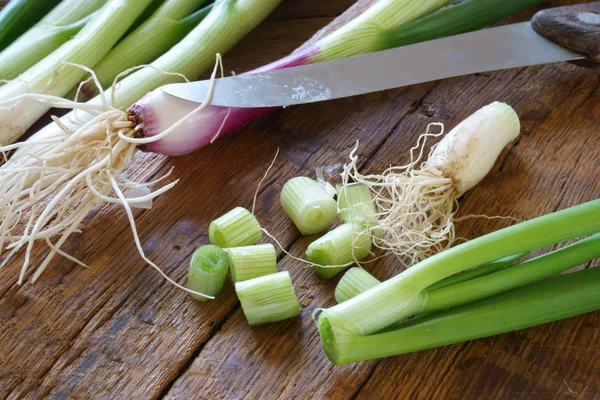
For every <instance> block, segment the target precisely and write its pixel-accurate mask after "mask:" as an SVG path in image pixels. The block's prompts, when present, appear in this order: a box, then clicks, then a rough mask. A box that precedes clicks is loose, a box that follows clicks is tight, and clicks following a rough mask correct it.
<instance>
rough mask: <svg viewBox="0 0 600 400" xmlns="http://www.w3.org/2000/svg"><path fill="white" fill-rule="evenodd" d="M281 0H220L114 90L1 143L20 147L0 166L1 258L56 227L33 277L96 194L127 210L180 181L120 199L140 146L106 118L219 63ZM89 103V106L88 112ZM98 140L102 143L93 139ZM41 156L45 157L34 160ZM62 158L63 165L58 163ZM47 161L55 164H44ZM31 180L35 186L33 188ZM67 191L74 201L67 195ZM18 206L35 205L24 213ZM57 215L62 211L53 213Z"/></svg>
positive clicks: (96, 199)
mask: <svg viewBox="0 0 600 400" xmlns="http://www.w3.org/2000/svg"><path fill="white" fill-rule="evenodd" d="M279 2H280V0H222V1H219V2H217V3H215V5H214V6H213V8H212V10H211V11H210V12H209V14H208V15H207V16H206V18H204V19H203V20H202V22H200V24H199V25H198V26H197V27H196V28H194V29H193V30H192V31H191V32H190V33H189V34H188V35H187V36H186V37H185V38H184V39H183V40H182V41H181V42H179V43H178V44H177V45H176V46H174V47H173V48H172V49H171V50H170V51H168V52H167V53H165V54H164V55H162V56H161V57H160V58H158V59H157V60H156V61H154V62H153V63H152V66H151V67H147V68H144V69H142V70H139V71H137V72H135V73H132V74H131V75H129V76H127V77H126V78H125V79H123V80H122V81H120V83H119V85H118V88H116V89H115V91H114V93H112V92H111V93H107V95H106V96H98V97H96V98H95V99H93V100H91V101H90V102H88V103H85V104H83V105H81V104H80V105H77V108H78V109H77V110H76V111H77V112H75V111H73V112H71V113H69V114H67V115H66V116H65V117H63V118H61V119H60V121H58V120H57V121H58V123H53V124H50V125H47V126H46V127H44V128H43V129H42V130H40V131H38V132H37V133H36V134H34V135H33V136H31V137H30V138H29V139H28V140H26V141H24V142H22V143H18V144H16V145H13V146H4V147H3V148H2V149H1V150H3V151H8V150H9V149H14V148H18V150H17V151H16V152H15V153H14V154H13V156H12V157H11V158H10V160H9V161H8V162H7V163H6V164H4V165H3V166H2V167H0V171H2V174H0V209H2V210H3V212H4V218H3V220H2V221H0V245H2V246H0V247H2V248H3V247H4V245H6V244H9V245H10V246H11V250H10V253H9V254H8V255H7V257H6V258H5V259H4V263H6V262H8V261H9V260H11V259H12V258H11V257H12V256H13V255H14V254H16V253H17V252H18V251H19V250H21V249H23V247H25V251H26V253H27V254H30V253H31V250H32V248H33V243H34V242H36V241H38V240H42V241H46V239H47V238H50V237H53V236H55V235H59V238H58V239H57V241H56V242H55V243H54V246H53V247H52V248H51V249H50V251H49V253H48V255H47V256H46V258H45V259H44V260H43V261H42V262H41V263H40V264H39V266H38V268H37V270H36V271H35V273H34V274H33V277H32V280H33V281H35V280H37V279H38V278H39V276H40V275H41V273H42V272H43V271H44V269H45V268H46V267H47V265H48V264H49V263H50V260H51V259H52V258H53V257H54V255H56V254H57V251H58V249H60V247H61V246H62V245H63V244H64V243H65V241H66V240H67V238H68V237H69V236H70V235H71V234H72V233H73V232H75V231H77V229H78V228H77V227H78V226H79V225H80V224H81V221H82V220H83V218H84V217H85V215H86V214H88V212H89V211H90V210H92V209H93V208H94V207H96V206H97V205H98V204H99V202H110V203H117V204H121V205H123V207H124V208H125V210H126V211H127V210H129V208H130V206H132V205H136V204H139V203H143V202H147V201H148V200H149V199H152V198H153V197H155V196H157V195H159V194H160V193H162V192H164V191H166V190H168V189H170V188H172V187H173V186H174V184H175V182H173V183H170V184H168V185H166V186H165V187H163V188H161V189H158V190H156V191H154V192H152V193H151V194H149V195H148V196H145V197H137V198H129V199H126V200H122V198H123V197H124V196H119V193H120V194H121V195H122V193H121V187H122V186H121V185H120V181H119V176H120V173H121V171H122V170H123V168H124V166H125V164H126V163H127V162H128V161H129V160H130V158H131V156H132V155H133V154H134V153H135V150H136V147H137V144H131V143H128V142H126V141H120V140H119V137H120V136H119V132H112V134H110V135H107V133H106V132H107V131H106V128H107V126H111V127H115V126H119V124H120V126H122V123H123V122H122V121H121V122H118V121H117V120H118V117H117V115H120V116H122V114H121V112H120V111H117V110H118V109H119V108H126V107H128V106H129V105H131V104H132V103H133V102H135V101H136V100H138V99H139V98H140V97H142V96H143V95H144V94H145V93H147V92H149V91H151V90H153V89H155V88H157V87H159V86H161V85H164V84H167V83H172V82H178V81H181V75H184V76H186V77H188V78H190V79H194V78H195V77H197V76H198V75H200V74H201V73H202V72H204V70H205V69H206V68H208V67H210V66H211V65H213V64H214V56H215V53H218V52H225V51H227V50H228V49H230V48H231V47H232V46H233V45H234V44H235V43H236V42H237V41H239V40H240V39H241V38H242V37H244V36H245V35H246V34H247V33H248V32H250V31H251V30H252V29H253V28H254V27H255V26H256V25H258V24H259V23H260V22H261V21H262V20H263V19H264V18H265V17H266V16H267V15H268V14H269V13H270V12H271V11H272V10H273V9H274V8H275V7H276V6H277V5H278V4H279ZM240 21H243V23H241V22H240ZM167 72H170V73H167ZM175 73H177V74H179V75H177V74H175ZM104 103H106V105H104ZM84 106H85V107H84ZM86 109H87V110H90V112H86V111H85V110H86ZM107 109H110V110H109V111H107ZM97 113H100V115H97ZM113 118H114V119H113ZM63 128H64V130H63ZM88 128H92V130H91V131H89V130H88ZM84 133H85V134H84ZM132 133H133V132H132ZM101 142H102V143H104V144H102V145H100V147H96V146H97V145H98V143H101ZM119 143H120V144H119ZM37 152H40V154H46V156H48V155H49V154H50V153H53V152H56V153H55V154H56V155H57V156H56V157H54V158H53V161H52V162H51V163H47V162H46V161H42V159H41V158H40V157H38V156H37V154H36V153H37ZM76 153H77V155H75V154H76ZM37 163H41V164H40V165H38V166H36V165H35V164H37ZM61 164H62V165H63V166H64V168H63V167H61V168H59V169H58V170H57V169H55V167H56V166H58V165H61ZM47 168H50V169H51V170H52V172H51V171H45V169H47ZM57 173H58V174H59V175H61V176H58V175H57ZM12 182H20V184H19V185H16V184H14V183H12ZM34 183H35V188H36V190H35V191H30V189H31V187H32V185H33V184H34ZM71 189H73V190H72V191H71ZM115 192H116V194H117V195H118V196H116V197H115V196H114V195H113V193H115ZM64 196H67V197H68V199H69V201H65V199H66V198H65V197H64ZM38 205H39V206H38ZM17 208H19V209H23V210H29V211H31V212H25V213H23V212H22V211H18V210H17ZM129 211H130V210H129ZM57 215H60V216H61V218H56V216H57ZM128 218H129V221H130V223H131V225H132V230H133V233H134V239H136V244H139V239H138V238H137V233H136V229H135V222H134V220H133V217H132V216H130V215H129V214H128ZM27 224H29V226H31V227H32V229H31V230H29V231H27V232H22V233H23V235H21V236H20V237H17V236H15V235H16V231H14V230H13V231H11V229H12V227H13V226H23V227H24V226H27ZM137 247H138V251H139V252H140V255H141V256H142V257H143V259H144V260H145V261H146V262H148V263H149V265H151V266H153V267H155V268H158V267H157V266H155V265H154V264H152V263H151V262H150V260H148V258H147V257H146V256H145V255H144V252H143V249H142V247H141V245H138V246H137ZM30 260H31V258H30V257H26V259H25V261H24V264H23V267H22V269H21V274H20V277H19V282H21V283H22V282H23V280H24V278H25V271H26V270H27V268H28V266H29V262H30Z"/></svg>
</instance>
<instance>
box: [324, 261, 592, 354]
mask: <svg viewBox="0 0 600 400" xmlns="http://www.w3.org/2000/svg"><path fill="white" fill-rule="evenodd" d="M599 291H600V268H591V269H586V270H583V271H578V272H573V273H571V274H568V275H562V276H558V277H555V278H551V279H547V280H545V281H542V282H538V283H534V284H531V285H528V286H524V287H521V288H519V289H515V290H512V291H509V292H505V293H503V294H501V295H497V296H494V297H490V298H487V299H485V300H481V301H478V302H475V303H469V304H466V305H464V306H461V307H457V308H453V309H451V310H447V311H442V312H438V313H433V314H428V315H426V316H423V317H419V318H415V319H414V320H411V321H408V322H406V323H404V324H400V325H398V326H396V327H394V329H393V330H391V331H388V332H384V333H379V334H375V335H370V336H357V335H352V334H348V333H346V332H343V331H339V330H336V329H333V327H332V326H331V324H330V322H329V320H327V319H319V333H320V335H321V341H322V343H323V347H324V349H325V352H326V354H327V356H328V357H329V359H330V360H331V361H332V362H333V363H334V364H336V365H341V364H347V363H350V362H356V361H362V360H368V359H373V358H380V357H388V356H393V355H398V354H404V353H410V352H414V351H419V350H424V349H430V348H433V347H439V346H444V345H448V344H452V343H458V342H462V341H465V340H472V339H478V338H483V337H487V336H492V335H498V334H500V333H504V332H510V331H514V330H518V329H524V328H528V327H532V326H535V325H539V324H544V323H548V322H552V321H557V320H560V319H563V318H568V317H572V316H575V315H580V314H584V313H587V312H592V311H596V310H598V309H600V296H598V292H599Z"/></svg>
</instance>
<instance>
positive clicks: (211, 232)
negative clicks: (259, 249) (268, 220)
mask: <svg viewBox="0 0 600 400" xmlns="http://www.w3.org/2000/svg"><path fill="white" fill-rule="evenodd" d="M208 237H209V239H210V242H211V243H212V244H216V245H217V246H221V247H238V246H248V245H252V244H256V243H258V241H259V240H260V239H261V238H262V229H261V228H260V224H259V223H258V221H257V220H256V217H255V216H254V215H252V213H250V211H248V210H246V209H245V208H243V207H236V208H234V209H233V210H231V211H229V212H228V213H226V214H224V215H222V216H220V217H219V218H217V219H215V220H214V221H213V222H211V223H210V226H209V227H208Z"/></svg>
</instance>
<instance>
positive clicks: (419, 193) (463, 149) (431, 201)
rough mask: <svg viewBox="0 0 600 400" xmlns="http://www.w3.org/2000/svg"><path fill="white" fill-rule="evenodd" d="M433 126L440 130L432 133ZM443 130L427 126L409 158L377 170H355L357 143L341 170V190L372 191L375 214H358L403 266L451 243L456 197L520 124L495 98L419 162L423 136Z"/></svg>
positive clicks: (379, 243)
mask: <svg viewBox="0 0 600 400" xmlns="http://www.w3.org/2000/svg"><path fill="white" fill-rule="evenodd" d="M435 126H437V127H438V129H439V133H434V132H432V131H431V130H432V129H434V128H432V127H435ZM443 128H444V127H443V125H442V124H440V123H432V124H429V125H428V127H427V131H426V132H425V133H424V134H422V135H421V136H420V137H419V138H418V139H417V145H416V146H415V147H413V148H412V149H411V150H410V162H409V163H407V164H406V165H404V166H391V167H389V168H387V169H385V170H384V171H383V172H381V173H379V174H377V173H369V174H366V175H364V174H362V173H361V172H359V171H358V168H357V165H358V163H359V161H358V156H357V155H356V151H357V147H355V148H354V150H352V152H351V153H350V161H349V162H348V163H347V164H346V165H345V166H344V168H343V171H342V174H341V175H342V185H343V187H344V188H345V187H348V186H350V185H355V184H357V183H358V184H362V185H365V186H367V187H369V188H370V189H371V191H372V194H373V202H374V204H375V206H376V208H377V210H378V212H377V213H372V214H363V215H362V217H363V219H364V221H363V224H364V225H365V232H370V231H371V229H372V227H376V228H375V229H376V233H377V234H376V235H375V236H374V240H373V244H374V245H375V246H376V247H378V248H380V249H381V250H383V251H384V252H385V253H392V254H394V255H395V256H397V258H398V259H399V260H400V261H401V262H402V263H403V264H404V265H405V266H406V267H410V266H411V265H414V264H415V263H417V262H419V261H421V260H424V259H426V258H427V257H429V256H431V255H433V254H435V253H437V252H439V251H442V250H444V249H446V248H449V247H451V246H452V245H453V244H454V242H455V229H454V214H455V212H456V204H457V199H458V198H459V197H460V196H461V195H462V194H463V193H464V192H465V191H467V190H469V189H471V188H472V187H473V186H475V185H476V184H477V183H478V182H479V181H480V180H482V179H483V178H484V177H485V175H486V174H487V173H488V172H489V171H490V169H491V168H492V166H493V164H494V162H495V161H496V159H497V157H498V156H499V154H500V152H501V151H502V149H504V147H505V146H506V145H507V144H508V143H509V142H511V141H512V140H513V139H515V138H516V137H517V135H518V134H519V130H520V123H519V118H518V116H517V114H516V113H515V111H514V110H513V109H512V108H511V107H510V106H508V105H507V104H504V103H500V102H494V103H492V104H489V105H487V106H485V107H483V108H481V109H479V110H477V111H476V112H475V113H474V114H472V115H470V116H469V117H468V118H467V119H465V120H464V121H462V122H461V123H459V124H458V125H457V126H456V127H454V129H452V130H451V131H450V132H449V133H448V134H446V135H445V136H444V137H443V138H442V140H441V141H440V142H438V143H437V144H436V147H435V149H433V150H432V151H431V152H430V153H429V158H428V159H427V160H422V157H423V155H424V154H426V152H425V148H424V146H425V144H426V140H427V138H429V137H438V136H441V135H443V134H444V129H443ZM350 182H351V183H350Z"/></svg>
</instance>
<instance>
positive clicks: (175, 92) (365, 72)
mask: <svg viewBox="0 0 600 400" xmlns="http://www.w3.org/2000/svg"><path fill="white" fill-rule="evenodd" d="M583 58H585V56H584V55H582V54H578V53H575V52H572V51H570V50H568V49H566V48H564V47H562V46H559V45H558V44H555V43H554V42H552V41H550V40H548V39H545V38H544V37H542V36H540V35H539V34H537V33H536V32H535V31H534V30H533V28H532V27H531V23H530V22H523V23H518V24H512V25H504V26H500V27H495V28H489V29H484V30H480V31H475V32H469V33H465V34H461V35H456V36H451V37H446V38H442V39H437V40H432V41H428V42H423V43H418V44H414V45H410V46H404V47H399V48H394V49H390V50H384V51H379V52H375V53H369V54H365V55H360V56H355V57H350V58H344V59H338V60H333V61H326V62H321V63H315V64H310V65H303V66H299V67H292V68H287V69H281V70H275V71H269V72H264V73H257V74H246V75H237V76H232V77H226V78H220V79H216V82H215V86H214V91H213V93H212V97H211V99H210V104H213V105H216V106H227V107H248V108H252V107H274V106H289V105H295V104H303V103H313V102H317V101H324V100H331V99H337V98H341V97H348V96H355V95H359V94H364V93H370V92H376V91H380V90H385V89H392V88H397V87H401V86H407V85H413V84H417V83H422V82H428V81H433V80H438V79H444V78H451V77H455V76H461V75H468V74H472V73H477V72H486V71H495V70H502V69H508V68H517V67H525V66H530V65H538V64H546V63H553V62H560V61H570V60H578V59H583ZM209 85H210V80H205V81H198V82H190V83H176V84H170V85H166V86H163V87H162V88H161V89H162V90H163V91H164V92H165V93H167V94H169V95H172V96H175V97H178V98H181V99H185V100H189V101H193V102H197V103H201V102H203V101H204V100H205V98H206V96H207V94H208V91H209V90H208V89H209Z"/></svg>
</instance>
